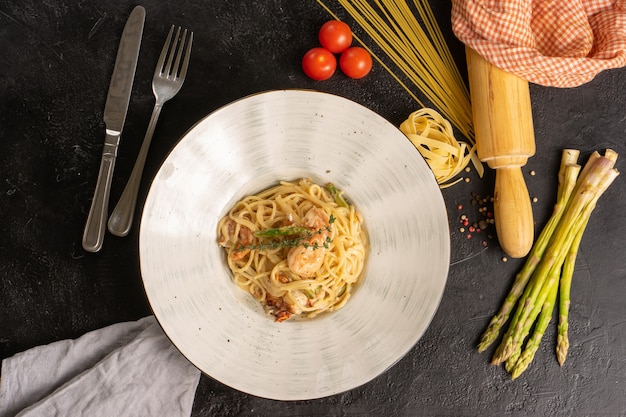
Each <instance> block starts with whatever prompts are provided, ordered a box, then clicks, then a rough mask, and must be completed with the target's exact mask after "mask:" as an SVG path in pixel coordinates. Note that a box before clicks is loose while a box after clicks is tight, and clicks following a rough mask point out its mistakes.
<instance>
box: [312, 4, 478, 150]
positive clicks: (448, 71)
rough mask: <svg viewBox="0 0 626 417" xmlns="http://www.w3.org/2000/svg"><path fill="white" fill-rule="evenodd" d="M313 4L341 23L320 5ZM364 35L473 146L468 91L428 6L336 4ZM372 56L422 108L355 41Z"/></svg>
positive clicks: (397, 77) (392, 72)
mask: <svg viewBox="0 0 626 417" xmlns="http://www.w3.org/2000/svg"><path fill="white" fill-rule="evenodd" d="M317 2H318V3H319V4H320V5H321V6H322V7H323V8H324V9H325V10H326V11H327V12H328V13H329V14H331V15H332V16H333V17H334V18H335V19H339V18H338V17H337V16H336V15H335V14H334V13H333V12H332V11H331V10H330V8H329V7H328V6H326V5H325V4H324V2H323V0H317ZM338 2H339V4H340V5H341V6H343V8H344V9H345V10H346V11H347V12H348V13H349V14H350V16H351V17H352V18H353V19H354V20H355V21H356V22H357V23H358V25H359V26H361V28H362V29H363V30H364V31H365V33H366V34H367V35H368V36H369V37H371V39H372V40H373V41H374V42H375V43H376V44H377V45H378V47H379V48H380V49H381V50H382V51H383V52H384V53H385V54H386V55H387V56H388V57H389V58H390V59H391V61H392V62H393V63H394V64H395V66H396V67H397V68H398V69H399V70H400V71H401V72H402V73H403V74H404V76H405V77H406V79H408V81H410V83H412V84H413V85H414V86H416V87H417V88H419V90H421V91H422V93H423V94H424V95H425V97H426V98H427V99H428V100H429V101H430V102H431V103H432V104H433V105H434V106H435V107H436V108H437V109H438V110H439V111H440V112H441V113H442V114H443V115H444V117H446V118H447V119H448V120H450V121H451V122H452V124H453V125H454V126H455V127H456V128H457V129H458V130H459V131H460V132H461V133H462V134H463V135H464V136H465V137H467V138H468V140H469V141H470V143H472V144H473V143H474V132H473V129H472V110H471V105H470V96H469V90H468V88H467V86H466V85H465V83H464V81H463V79H462V77H461V74H460V72H459V70H458V67H457V66H456V63H455V62H454V59H453V58H452V54H451V52H450V49H449V48H448V46H447V44H446V41H445V39H444V36H443V34H442V32H441V29H440V28H439V26H438V24H437V21H436V19H435V16H434V14H433V11H432V9H431V7H430V5H429V4H428V2H426V1H423V0H413V2H412V3H413V7H410V6H409V4H408V3H407V2H406V1H404V0H373V1H370V0H338ZM355 39H357V40H358V41H359V42H360V43H361V44H363V46H364V47H366V49H368V50H369V51H370V53H371V54H372V56H374V57H375V59H376V60H377V61H378V62H379V63H380V64H381V65H382V66H383V67H384V68H385V69H386V70H387V71H388V72H389V73H390V74H391V75H392V76H393V77H394V78H395V79H396V80H397V81H398V82H399V83H400V85H401V86H402V87H403V88H404V89H405V90H406V91H407V92H408V93H409V94H410V95H411V96H412V97H413V98H414V99H415V100H416V101H417V102H418V103H419V104H420V105H421V106H422V107H427V106H426V105H424V104H423V103H422V102H421V101H420V100H419V99H418V97H417V96H416V95H415V94H414V93H413V91H412V90H411V89H410V88H409V87H408V86H407V85H406V84H405V83H404V82H402V81H401V79H400V77H399V76H398V75H396V74H395V73H394V71H392V70H391V69H390V68H389V67H388V66H387V65H385V64H384V62H383V61H382V60H381V59H380V58H378V57H377V56H376V55H375V54H374V52H373V51H372V50H371V49H369V48H367V46H366V45H365V44H364V42H363V41H362V40H361V39H359V38H358V37H356V36H355Z"/></svg>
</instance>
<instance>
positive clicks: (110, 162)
mask: <svg viewBox="0 0 626 417" xmlns="http://www.w3.org/2000/svg"><path fill="white" fill-rule="evenodd" d="M119 143H120V134H119V133H117V132H112V131H110V130H108V129H107V132H106V137H105V139H104V148H103V149H102V159H101V161H100V172H99V173H98V180H97V182H96V189H95V191H94V194H93V200H92V201H91V208H90V209H89V216H88V217H87V224H86V225H85V231H84V233H83V249H85V250H86V251H87V252H98V251H99V250H100V249H102V242H103V241H104V233H105V231H106V220H107V211H108V208H109V194H110V192H111V180H112V178H113V168H114V167H115V158H116V157H117V147H118V145H119Z"/></svg>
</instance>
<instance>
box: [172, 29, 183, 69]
mask: <svg viewBox="0 0 626 417" xmlns="http://www.w3.org/2000/svg"><path fill="white" fill-rule="evenodd" d="M179 30H180V29H179ZM186 38H187V29H185V30H184V32H183V36H182V37H181V38H180V39H179V42H178V45H176V47H177V48H178V52H177V53H176V62H174V67H173V69H172V74H171V75H172V77H173V78H176V76H177V73H178V68H179V66H180V57H181V56H182V55H183V46H184V45H185V39H186ZM173 54H174V51H172V55H173Z"/></svg>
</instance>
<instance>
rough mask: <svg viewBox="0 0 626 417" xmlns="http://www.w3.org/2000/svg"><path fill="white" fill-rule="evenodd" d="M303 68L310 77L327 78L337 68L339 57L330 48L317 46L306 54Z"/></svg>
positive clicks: (315, 78) (320, 79)
mask: <svg viewBox="0 0 626 417" xmlns="http://www.w3.org/2000/svg"><path fill="white" fill-rule="evenodd" d="M302 69H303V70H304V73H305V74H306V75H307V76H308V77H309V78H312V79H314V80H317V81H322V80H327V79H329V78H330V77H331V76H332V75H333V74H334V73H335V70H336V69H337V58H335V55H333V53H332V52H330V51H329V50H328V49H325V48H320V47H315V48H313V49H309V51H308V52H307V53H306V54H304V57H303V58H302Z"/></svg>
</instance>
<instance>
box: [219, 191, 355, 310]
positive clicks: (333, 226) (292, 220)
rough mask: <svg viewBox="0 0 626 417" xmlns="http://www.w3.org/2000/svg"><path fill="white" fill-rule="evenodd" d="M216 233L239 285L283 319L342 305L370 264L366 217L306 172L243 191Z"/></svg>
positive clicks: (235, 280) (221, 220) (234, 279)
mask: <svg viewBox="0 0 626 417" xmlns="http://www.w3.org/2000/svg"><path fill="white" fill-rule="evenodd" d="M328 188H330V190H329V189H328ZM218 236H219V244H220V245H221V246H222V247H224V248H225V250H226V253H227V259H228V266H229V268H230V269H231V271H232V273H233V281H234V282H235V284H237V285H238V286H239V287H240V288H241V289H243V290H244V291H246V292H248V293H250V294H251V295H252V296H253V297H254V298H255V299H256V300H257V301H259V302H260V303H261V304H262V305H263V306H264V308H265V310H266V311H267V312H268V313H269V314H271V315H273V316H275V320H276V321H279V322H280V321H284V320H287V319H289V318H290V317H293V316H300V317H305V318H312V317H315V316H316V315H318V314H320V313H322V312H325V311H334V310H337V309H339V308H341V307H343V306H344V305H345V303H346V302H347V301H348V299H349V298H350V296H351V294H352V290H353V288H354V286H355V285H356V284H357V283H358V282H359V280H360V277H361V274H362V272H363V268H364V263H365V256H366V247H367V236H366V233H365V230H364V229H363V227H362V220H361V216H360V215H359V213H358V212H357V211H356V210H355V208H354V206H353V205H350V204H346V203H345V200H344V199H343V197H342V196H341V193H339V194H337V193H336V189H335V188H334V187H332V188H331V187H322V186H320V185H318V184H315V183H313V182H311V181H310V180H308V179H301V180H299V181H298V182H287V181H281V182H280V183H279V184H278V185H276V186H274V187H272V188H270V189H267V190H265V191H262V192H260V193H259V194H256V195H250V196H247V197H245V198H243V199H242V200H240V201H239V202H237V203H236V204H235V205H234V206H233V207H232V208H231V210H230V211H229V212H228V214H227V215H226V216H224V217H223V218H222V219H220V221H219V223H218Z"/></svg>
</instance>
